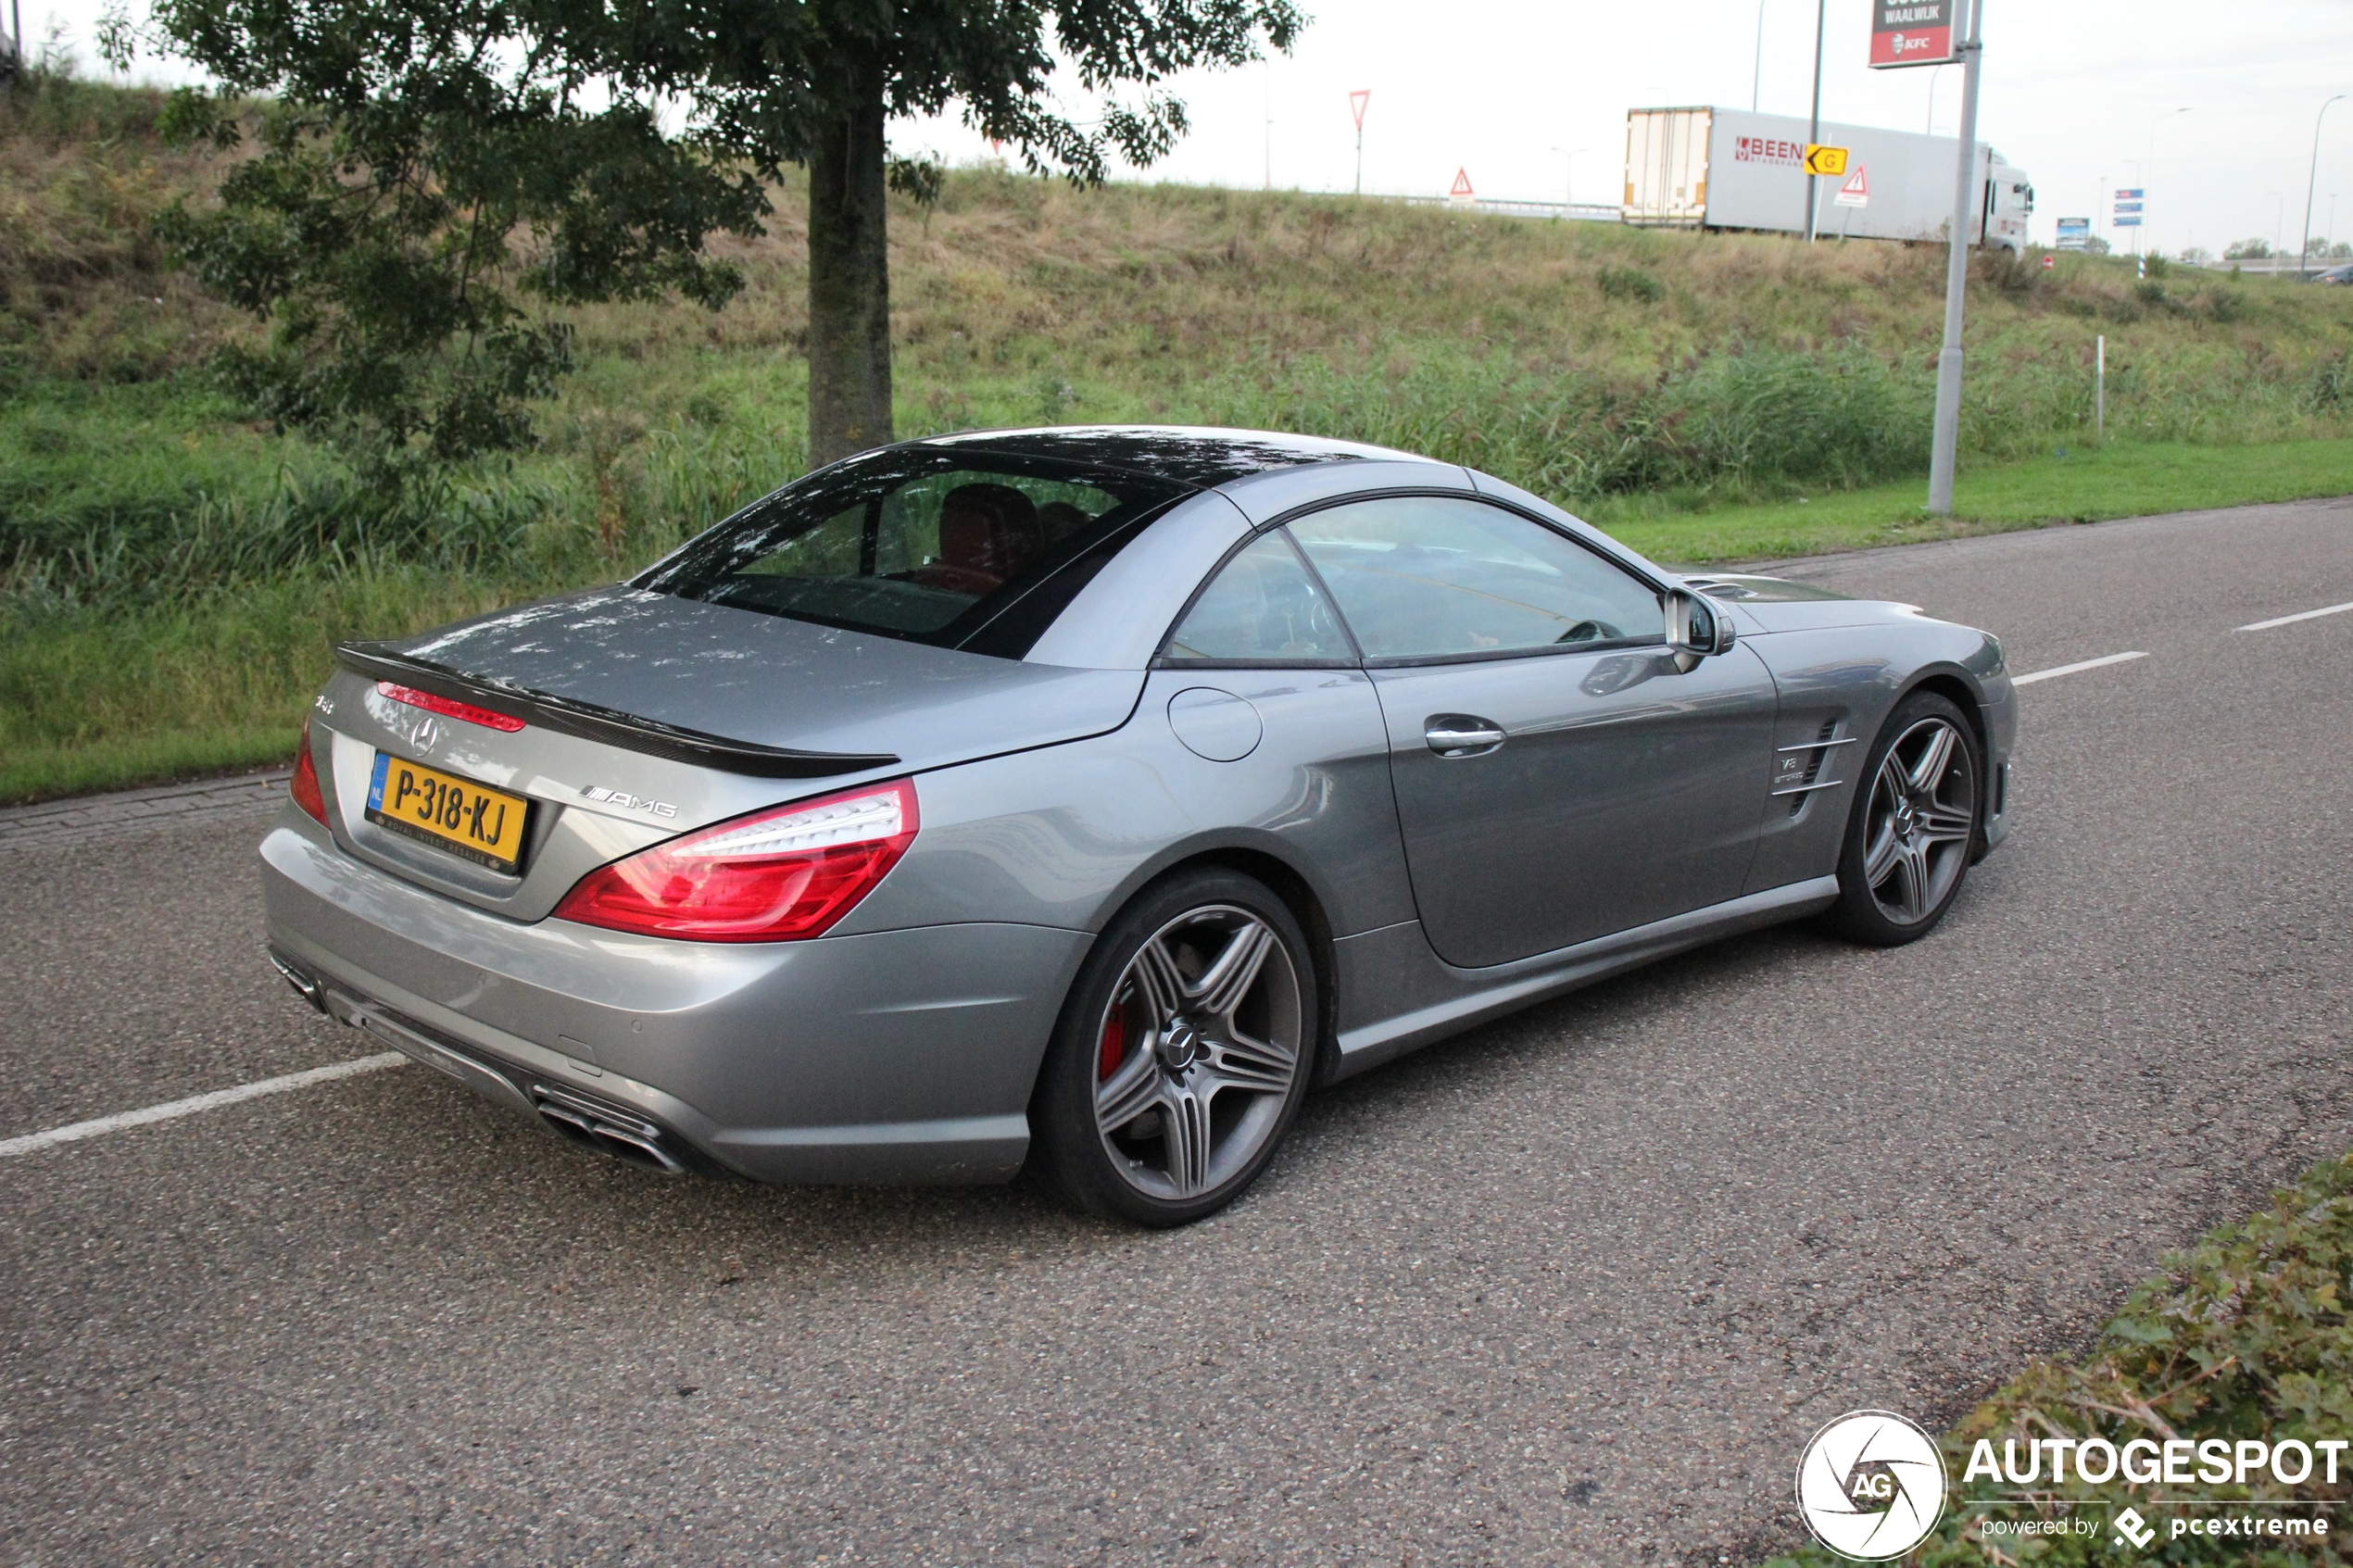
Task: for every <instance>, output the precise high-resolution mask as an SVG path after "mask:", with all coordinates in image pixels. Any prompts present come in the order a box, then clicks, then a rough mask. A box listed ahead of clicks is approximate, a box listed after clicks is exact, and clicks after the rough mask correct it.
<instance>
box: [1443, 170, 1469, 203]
mask: <svg viewBox="0 0 2353 1568" xmlns="http://www.w3.org/2000/svg"><path fill="white" fill-rule="evenodd" d="M1446 199H1447V200H1449V201H1458V202H1466V201H1469V200H1471V199H1472V196H1471V182H1470V170H1469V169H1456V170H1454V187H1453V190H1450V191H1448V192H1447V193H1446Z"/></svg>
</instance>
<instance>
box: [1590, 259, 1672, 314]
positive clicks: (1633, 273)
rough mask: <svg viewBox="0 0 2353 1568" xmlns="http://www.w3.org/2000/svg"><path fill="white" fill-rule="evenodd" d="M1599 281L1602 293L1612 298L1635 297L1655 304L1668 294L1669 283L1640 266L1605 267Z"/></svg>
mask: <svg viewBox="0 0 2353 1568" xmlns="http://www.w3.org/2000/svg"><path fill="white" fill-rule="evenodd" d="M1598 281H1599V282H1600V283H1601V289H1602V293H1604V295H1608V296H1609V297H1610V298H1612V299H1634V300H1640V301H1642V303H1643V304H1644V305H1654V304H1656V303H1657V302H1658V301H1659V300H1660V299H1663V298H1664V297H1666V295H1667V285H1666V284H1664V283H1662V282H1659V281H1658V280H1657V279H1656V278H1654V277H1652V276H1651V275H1650V274H1649V273H1648V272H1645V271H1643V270H1642V269H1641V268H1639V267H1604V268H1603V269H1602V270H1601V276H1600V278H1599V280H1598Z"/></svg>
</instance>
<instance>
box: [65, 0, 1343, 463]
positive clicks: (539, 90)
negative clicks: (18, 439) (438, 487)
mask: <svg viewBox="0 0 2353 1568" xmlns="http://www.w3.org/2000/svg"><path fill="white" fill-rule="evenodd" d="M1301 21H1302V19H1301V18H1300V16H1299V14H1298V12H1297V11H1296V9H1295V8H1293V7H1292V6H1290V3H1289V0H1205V3H1196V0H1114V3H1113V4H1095V3H1089V4H1085V5H1076V6H1073V5H1062V6H1041V5H1038V4H1035V3H1033V0H978V3H975V0H934V3H932V4H927V5H919V6H881V7H877V6H872V5H869V4H865V3H864V0H827V3H821V4H810V3H807V0H756V3H754V4H750V5H746V4H744V3H743V0H623V3H621V4H618V5H610V6H609V5H606V4H603V3H601V0H598V3H595V4H589V3H586V0H526V3H523V4H511V3H508V0H161V3H160V4H159V5H158V6H157V9H156V13H155V23H154V28H153V31H152V32H151V33H150V34H149V35H148V37H149V40H150V41H153V42H160V43H161V44H163V45H164V47H166V48H167V49H168V50H169V52H170V53H174V54H177V55H179V56H183V57H185V58H187V59H189V60H192V61H194V62H195V63H196V64H197V65H199V66H201V67H203V68H204V69H205V70H206V71H207V72H208V73H209V75H210V76H211V77H212V78H213V79H214V81H215V82H217V83H218V85H217V86H215V87H213V88H211V89H208V90H207V89H189V90H184V91H182V93H180V94H176V95H175V97H174V99H173V101H172V104H171V107H170V112H169V113H168V114H167V115H166V116H165V118H164V121H163V125H162V130H163V132H164V133H165V135H166V138H167V139H168V140H170V141H171V142H173V143H175V144H181V145H191V144H203V145H210V146H212V147H216V148H220V149H224V150H225V149H228V148H232V147H235V146H238V145H239V144H242V143H244V142H245V141H246V140H247V139H248V138H250V140H251V142H252V144H253V145H254V146H255V147H256V149H257V151H256V153H255V156H254V157H251V158H250V159H248V160H246V161H245V162H243V163H241V164H239V165H238V166H237V167H235V168H234V169H232V170H231V171H230V172H229V173H228V174H227V176H226V177H225V178H223V179H222V180H221V181H220V185H219V189H218V192H217V203H216V205H212V206H209V207H203V208H191V207H188V206H186V205H184V204H182V205H181V206H178V207H174V208H172V209H171V210H170V211H168V212H166V213H164V214H162V215H161V216H160V217H159V218H158V219H157V232H158V233H159V234H161V235H162V236H163V237H164V238H165V239H166V240H167V241H168V242H169V243H170V245H171V246H172V248H173V250H174V251H175V253H176V254H177V255H178V256H179V257H181V258H182V259H183V260H184V261H185V262H186V263H187V264H188V265H189V266H190V267H192V268H193V269H194V270H195V274H196V276H197V277H198V278H199V279H201V280H202V282H204V285H205V286H206V287H207V288H208V290H210V291H211V292H212V293H213V294H215V295H217V296H219V297H220V298H221V299H223V300H225V301H227V302H229V303H230V304H232V305H233V306H234V307H237V308H239V309H241V310H244V311H246V312H249V313H250V314H252V315H253V316H254V317H256V318H257V319H260V320H267V321H269V322H270V323H271V334H270V337H269V340H268V342H267V344H266V345H262V346H253V345H245V344H242V343H233V344H231V345H228V346H227V347H226V348H225V349H224V350H223V351H222V355H221V361H220V368H221V370H222V371H223V373H224V377H225V381H226V383H227V384H228V385H229V386H230V387H232V388H233V390H234V391H235V392H236V393H237V394H238V395H241V396H242V397H243V398H245V400H246V401H247V402H248V403H250V404H251V405H252V406H253V407H254V408H257V409H258V410H259V411H260V412H262V413H263V414H265V415H266V416H267V417H269V418H270V419H271V420H274V421H275V422H277V423H278V424H279V425H281V426H283V427H297V428H302V429H306V430H311V431H315V432H319V433H324V434H326V435H328V436H330V437H331V438H333V439H334V440H336V441H337V442H339V443H340V444H342V445H344V446H346V449H347V450H349V451H350V452H351V453H352V454H353V456H354V457H355V458H358V459H359V461H360V462H361V463H362V464H363V466H365V467H366V468H367V469H369V470H371V483H376V484H383V483H386V482H387V481H391V482H396V483H406V482H407V481H406V479H405V478H404V476H409V475H412V474H413V473H415V472H418V471H422V470H421V465H422V468H431V467H433V466H435V465H447V464H449V463H452V462H459V461H463V460H465V459H468V458H474V457H478V456H480V455H482V454H484V453H487V452H498V451H510V450H514V449H517V448H521V447H523V446H527V445H530V444H531V441H532V438H533V428H532V421H531V417H530V413H529V408H530V406H531V405H532V404H533V403H535V402H538V401H542V400H545V399H547V398H548V397H550V396H552V395H554V392H555V390H556V386H557V383H558V382H559V380H560V378H561V377H562V376H563V375H564V374H565V373H566V372H567V371H568V370H570V369H571V368H572V364H573V356H572V332H571V328H570V326H569V324H568V323H567V322H565V321H563V320H557V319H554V318H552V317H550V316H548V315H547V314H546V307H555V306H564V305H577V304H581V303H584V302H589V301H609V300H631V299H644V298H650V297H654V296H657V295H662V294H665V293H669V292H673V291H674V292H675V293H677V294H679V295H683V296H684V297H686V298H687V299H689V300H692V301H694V302H696V303H698V304H701V305H704V306H708V307H711V308H714V309H715V308H717V307H720V306H721V305H723V304H724V302H725V301H726V300H727V299H728V298H729V297H731V296H732V295H734V294H735V293H736V291H737V289H738V288H739V287H740V286H741V282H742V279H741V275H740V273H739V272H738V270H736V268H735V267H733V266H732V265H729V264H727V263H725V262H722V261H717V260H714V259H712V258H711V257H709V256H708V255H707V254H706V251H705V242H706V240H707V239H708V238H709V236H710V235H711V234H712V233H715V232H731V233H736V234H745V235H749V234H755V233H758V232H760V219H761V216H762V215H764V213H765V212H766V210H767V202H766V198H765V194H764V191H763V187H762V183H761V182H762V180H763V178H766V179H773V178H774V177H775V176H776V175H777V174H778V173H779V172H780V171H781V169H783V168H784V167H785V166H786V165H787V164H808V163H809V162H810V161H811V159H812V156H813V155H814V153H815V151H816V149H817V148H818V147H819V145H820V144H821V142H823V140H824V137H825V136H826V135H827V134H828V133H829V130H828V128H831V132H833V133H837V132H839V129H840V127H841V125H842V124H843V122H844V119H845V117H849V119H851V120H854V121H856V122H857V123H859V124H861V125H862V124H864V123H865V121H864V119H863V118H862V117H864V116H866V115H867V114H868V113H869V112H870V111H871V112H872V113H873V114H874V115H875V116H876V117H877V119H876V123H879V121H880V119H887V118H890V117H899V116H907V115H932V114H937V113H940V112H942V111H944V110H945V109H946V108H947V107H950V105H951V104H961V105H962V106H963V110H964V115H965V118H966V119H967V121H968V122H970V123H972V124H973V125H975V126H976V127H977V128H979V129H980V130H982V131H983V132H985V133H986V134H988V135H989V136H991V137H994V138H997V139H999V140H1000V141H1004V142H1009V143H1011V144H1013V145H1014V146H1015V147H1016V148H1017V149H1019V151H1020V154H1021V156H1022V157H1024V158H1025V159H1026V161H1027V162H1028V163H1029V164H1030V166H1031V167H1032V168H1035V169H1042V168H1045V167H1048V166H1050V165H1051V166H1054V167H1059V168H1061V169H1065V170H1066V171H1068V172H1069V173H1070V174H1071V175H1072V177H1073V178H1075V179H1083V180H1087V181H1097V180H1100V179H1101V178H1102V177H1103V175H1104V173H1105V171H1106V169H1107V167H1108V159H1109V158H1110V157H1111V156H1113V155H1114V153H1115V154H1116V155H1118V156H1120V157H1125V158H1126V159H1127V160H1128V161H1129V162H1131V163H1134V164H1139V165H1140V164H1145V163H1149V162H1151V161H1152V160H1153V159H1154V158H1156V157H1159V156H1160V155H1162V154H1163V153H1164V152H1166V151H1167V150H1168V148H1169V147H1170V146H1171V145H1172V144H1174V142H1175V140H1176V137H1177V136H1178V135H1180V134H1181V133H1182V132H1183V131H1184V128H1185V118H1184V106H1183V105H1182V104H1181V103H1180V102H1178V101H1177V100H1176V98H1174V97H1173V96H1171V95H1169V94H1168V93H1167V92H1166V90H1165V85H1164V84H1165V82H1166V79H1167V78H1168V77H1169V76H1170V75H1171V74H1173V73H1175V72H1177V71H1181V70H1184V69H1190V68H1192V67H1195V66H1199V65H1202V64H1210V63H1220V62H1223V63H1233V62H1239V61H1240V60H1244V59H1250V58H1254V57H1256V55H1257V51H1258V43H1259V38H1260V36H1261V35H1262V34H1263V35H1265V38H1266V39H1267V40H1268V41H1269V42H1271V43H1272V44H1275V45H1276V46H1277V47H1278V48H1288V47H1289V46H1290V41H1291V40H1292V38H1293V37H1294V36H1295V35H1296V33H1297V31H1298V29H1299V27H1300V26H1301ZM108 36H109V54H110V56H111V57H112V58H113V59H114V62H115V63H116V64H118V65H120V64H123V63H125V62H126V61H127V59H128V57H129V54H130V52H131V50H132V48H134V47H135V45H136V42H137V40H136V39H134V38H133V36H132V30H130V29H129V28H128V27H127V26H125V25H123V24H121V23H120V22H119V21H118V22H117V23H115V24H113V25H112V26H111V27H110V29H109V35H108ZM1062 62H1067V63H1068V64H1069V65H1070V66H1071V67H1072V69H1074V70H1075V71H1076V76H1077V79H1078V82H1079V83H1080V85H1081V86H1082V87H1083V88H1084V89H1085V90H1087V91H1088V93H1090V94H1094V95H1096V97H1097V98H1098V100H1099V101H1098V102H1097V103H1096V105H1095V106H1094V107H1095V111H1096V112H1095V113H1094V114H1093V115H1091V116H1090V117H1088V118H1087V119H1084V120H1083V121H1082V120H1079V119H1073V118H1070V117H1068V116H1066V115H1064V114H1063V112H1061V111H1060V110H1059V109H1058V108H1056V107H1054V100H1053V98H1052V97H1051V94H1050V93H1049V92H1048V83H1049V78H1050V77H1051V75H1052V73H1053V71H1054V70H1055V69H1057V65H1058V63H1062ZM1126 83H1137V84H1140V85H1141V86H1142V88H1143V92H1142V94H1141V96H1140V97H1139V98H1137V99H1136V100H1135V101H1133V102H1130V101H1126V100H1125V99H1122V98H1120V97H1118V96H1117V95H1116V94H1114V91H1113V90H1114V88H1116V87H1118V86H1120V85H1122V84H1126ZM257 97H258V104H257V102H256V99H257ZM597 99H601V100H602V104H603V107H597V108H591V107H589V104H590V102H591V101H593V100H597ZM665 102H667V103H673V104H678V105H681V106H683V107H684V109H685V112H686V126H685V129H684V130H683V131H682V132H677V133H673V132H670V131H668V130H666V129H665V128H664V126H663V124H662V122H661V118H660V115H659V114H658V112H657V106H658V105H659V104H661V103H665ZM849 146H850V147H851V148H853V149H854V152H855V154H856V156H857V157H861V158H867V159H872V160H875V172H876V173H877V174H880V175H884V176H886V177H887V182H888V184H889V185H890V186H891V187H892V188H895V189H898V190H900V191H901V192H903V193H906V194H912V195H913V196H915V197H917V198H918V199H920V200H922V201H924V202H925V203H928V202H930V201H932V200H935V199H937V194H938V191H939V185H940V180H941V171H940V170H939V169H937V167H936V166H935V165H932V164H929V163H926V162H922V161H916V160H910V159H906V158H892V159H887V163H886V161H885V160H886V154H885V152H884V150H883V148H882V146H881V144H880V143H879V141H877V140H875V139H874V138H873V137H868V136H857V135H853V136H851V137H850V138H849ZM852 188H853V190H858V191H862V190H864V189H865V186H864V185H863V184H853V187H852ZM880 188H881V182H880V181H877V182H876V183H875V189H876V190H879V189H880ZM829 210H830V209H829ZM874 216H875V219H876V220H877V221H879V218H880V214H879V213H878V212H877V213H876V214H875V215H874ZM875 297H876V298H877V299H879V298H880V297H881V296H880V291H879V282H878V281H875ZM838 308H843V309H849V308H851V306H850V305H849V304H840V305H838ZM886 384H887V383H886Z"/></svg>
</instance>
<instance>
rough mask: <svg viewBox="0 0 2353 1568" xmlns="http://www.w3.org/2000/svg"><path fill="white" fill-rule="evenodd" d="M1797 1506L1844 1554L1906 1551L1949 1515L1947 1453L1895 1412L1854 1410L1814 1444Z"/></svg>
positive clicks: (1802, 1471) (1802, 1470)
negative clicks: (1945, 1474)
mask: <svg viewBox="0 0 2353 1568" xmlns="http://www.w3.org/2000/svg"><path fill="white" fill-rule="evenodd" d="M1797 1509H1798V1512H1800V1513H1802V1514H1804V1515H1805V1516H1806V1528H1807V1529H1809V1530H1811V1531H1813V1532H1814V1538H1815V1539H1816V1540H1818V1541H1819V1542H1821V1543H1822V1544H1823V1545H1824V1546H1826V1547H1828V1548H1830V1549H1831V1550H1832V1551H1834V1552H1836V1553H1838V1554H1839V1555H1840V1556H1841V1557H1844V1558H1851V1559H1853V1560H1854V1561H1855V1562H1885V1561H1886V1560H1887V1559H1889V1558H1892V1557H1901V1556H1903V1555H1904V1554H1905V1553H1906V1552H1907V1551H1909V1550H1911V1549H1913V1548H1914V1547H1916V1546H1918V1545H1919V1544H1920V1542H1921V1541H1922V1540H1924V1539H1926V1538H1927V1536H1928V1533H1929V1532H1930V1531H1931V1530H1933V1529H1935V1528H1936V1522H1937V1520H1938V1519H1939V1518H1941V1517H1943V1515H1944V1455H1943V1454H1941V1453H1939V1452H1938V1451H1937V1448H1936V1440H1935V1439H1934V1438H1932V1437H1931V1436H1929V1435H1928V1434H1927V1433H1925V1432H1923V1431H1921V1430H1920V1429H1919V1427H1918V1426H1916V1425H1914V1424H1912V1423H1911V1422H1909V1421H1906V1419H1905V1418H1904V1417H1902V1416H1900V1415H1897V1414H1895V1413H1894V1412H1893V1411H1848V1412H1847V1413H1846V1414H1844V1415H1842V1416H1840V1417H1839V1418H1838V1419H1837V1420H1835V1421H1833V1422H1831V1424H1829V1425H1827V1426H1825V1427H1823V1428H1822V1429H1821V1430H1820V1431H1819V1432H1817V1433H1815V1434H1814V1440H1813V1441H1812V1442H1810V1443H1807V1444H1806V1454H1805V1457H1804V1458H1802V1459H1800V1460H1799V1461H1797Z"/></svg>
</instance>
